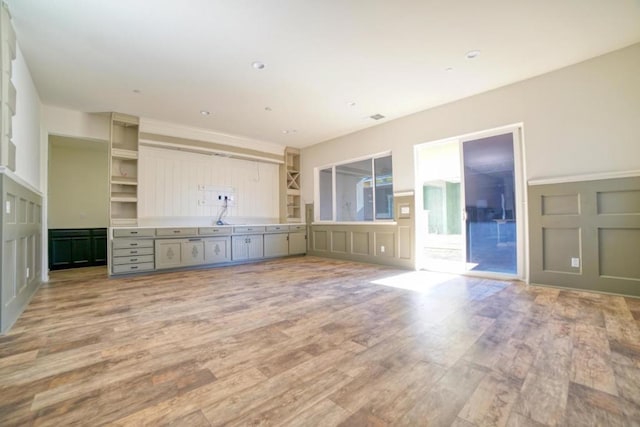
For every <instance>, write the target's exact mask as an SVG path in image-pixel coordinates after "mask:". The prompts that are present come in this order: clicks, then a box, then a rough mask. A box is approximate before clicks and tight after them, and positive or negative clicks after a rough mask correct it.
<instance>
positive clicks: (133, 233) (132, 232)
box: [129, 231, 138, 234]
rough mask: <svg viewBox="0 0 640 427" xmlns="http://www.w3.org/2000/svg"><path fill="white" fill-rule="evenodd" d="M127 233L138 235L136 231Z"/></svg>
mask: <svg viewBox="0 0 640 427" xmlns="http://www.w3.org/2000/svg"><path fill="white" fill-rule="evenodd" d="M129 233H131V234H138V232H137V231H130V232H129Z"/></svg>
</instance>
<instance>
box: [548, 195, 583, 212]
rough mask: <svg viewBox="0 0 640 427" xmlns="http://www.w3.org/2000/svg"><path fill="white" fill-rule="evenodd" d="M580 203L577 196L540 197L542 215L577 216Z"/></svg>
mask: <svg viewBox="0 0 640 427" xmlns="http://www.w3.org/2000/svg"><path fill="white" fill-rule="evenodd" d="M579 213H580V201H579V200H578V195H577V194H560V195H557V196H555V195H554V196H542V215H578V214H579Z"/></svg>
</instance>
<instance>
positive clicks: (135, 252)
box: [129, 251, 138, 255]
mask: <svg viewBox="0 0 640 427" xmlns="http://www.w3.org/2000/svg"><path fill="white" fill-rule="evenodd" d="M129 253H130V254H131V255H135V254H137V253H138V251H129Z"/></svg>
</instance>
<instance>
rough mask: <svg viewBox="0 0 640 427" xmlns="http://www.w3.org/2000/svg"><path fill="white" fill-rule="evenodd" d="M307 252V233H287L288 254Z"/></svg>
mask: <svg viewBox="0 0 640 427" xmlns="http://www.w3.org/2000/svg"><path fill="white" fill-rule="evenodd" d="M304 253H307V235H306V234H305V233H289V254H290V255H294V254H304Z"/></svg>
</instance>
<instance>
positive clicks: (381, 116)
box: [369, 114, 384, 120]
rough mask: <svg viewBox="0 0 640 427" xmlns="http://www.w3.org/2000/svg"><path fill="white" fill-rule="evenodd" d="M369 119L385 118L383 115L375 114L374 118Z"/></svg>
mask: <svg viewBox="0 0 640 427" xmlns="http://www.w3.org/2000/svg"><path fill="white" fill-rule="evenodd" d="M369 117H371V118H372V119H373V120H380V119H384V116H383V115H382V114H374V115H373V116H369Z"/></svg>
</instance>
